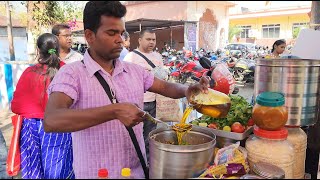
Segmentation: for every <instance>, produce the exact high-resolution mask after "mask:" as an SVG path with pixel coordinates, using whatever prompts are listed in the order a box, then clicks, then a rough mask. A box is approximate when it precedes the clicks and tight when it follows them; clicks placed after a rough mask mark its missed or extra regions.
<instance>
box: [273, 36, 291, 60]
mask: <svg viewBox="0 0 320 180" xmlns="http://www.w3.org/2000/svg"><path fill="white" fill-rule="evenodd" d="M286 46H287V44H286V41H285V40H284V39H279V40H277V41H275V42H274V43H273V45H272V50H271V57H272V58H279V57H280V55H281V54H282V53H283V52H284V51H285V49H286Z"/></svg>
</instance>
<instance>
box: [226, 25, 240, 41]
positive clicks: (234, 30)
mask: <svg viewBox="0 0 320 180" xmlns="http://www.w3.org/2000/svg"><path fill="white" fill-rule="evenodd" d="M241 32H242V29H241V28H240V27H238V26H236V25H230V26H229V33H228V41H229V42H231V41H232V38H233V37H234V36H238V35H240V33H241Z"/></svg>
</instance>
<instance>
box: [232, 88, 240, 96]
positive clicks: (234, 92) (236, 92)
mask: <svg viewBox="0 0 320 180" xmlns="http://www.w3.org/2000/svg"><path fill="white" fill-rule="evenodd" d="M239 91H240V89H239V88H238V87H235V88H234V90H233V91H232V94H238V93H239Z"/></svg>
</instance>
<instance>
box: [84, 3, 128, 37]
mask: <svg viewBox="0 0 320 180" xmlns="http://www.w3.org/2000/svg"><path fill="white" fill-rule="evenodd" d="M126 13H127V9H126V7H125V6H124V5H123V4H121V3H120V1H89V2H88V3H87V4H86V6H85V8H84V10H83V26H84V30H86V29H90V30H91V31H93V32H94V33H96V32H97V30H98V28H99V27H100V20H101V16H112V17H116V18H122V17H124V16H125V15H126Z"/></svg>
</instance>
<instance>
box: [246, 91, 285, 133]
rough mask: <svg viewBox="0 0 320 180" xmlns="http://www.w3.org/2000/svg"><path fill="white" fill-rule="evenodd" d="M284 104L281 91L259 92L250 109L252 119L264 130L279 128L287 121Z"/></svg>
mask: <svg viewBox="0 0 320 180" xmlns="http://www.w3.org/2000/svg"><path fill="white" fill-rule="evenodd" d="M284 104H285V98H284V94H283V93H279V92H263V93H261V94H259V95H258V96H257V99H256V104H255V105H254V107H253V110H252V119H253V121H254V122H255V124H256V125H257V126H258V127H259V128H261V129H264V130H268V131H275V130H279V129H281V128H282V127H284V126H285V124H286V123H287V121H288V111H287V108H286V107H285V106H284Z"/></svg>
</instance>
